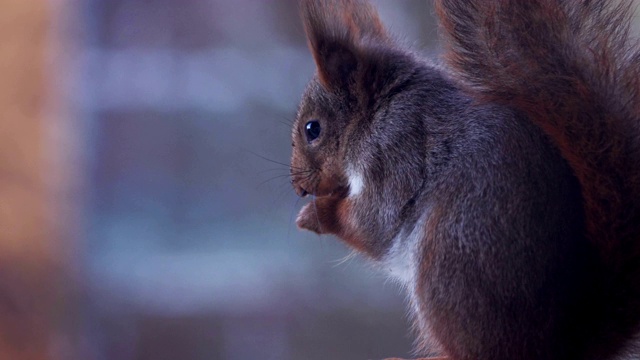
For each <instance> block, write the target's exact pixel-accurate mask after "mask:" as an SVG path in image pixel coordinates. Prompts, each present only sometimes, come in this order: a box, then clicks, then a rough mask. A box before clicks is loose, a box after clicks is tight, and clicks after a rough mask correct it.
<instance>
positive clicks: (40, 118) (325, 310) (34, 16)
mask: <svg viewBox="0 0 640 360" xmlns="http://www.w3.org/2000/svg"><path fill="white" fill-rule="evenodd" d="M0 3H2V11H0V37H2V40H1V41H0V74H1V76H2V77H1V78H2V79H3V82H2V85H0V109H2V110H0V111H1V112H2V116H1V117H0V230H1V231H0V318H1V319H2V321H1V322H0V359H20V360H21V359H100V360H101V359H119V360H130V359H131V360H133V359H136V360H137V359H139V360H143V359H149V360H152V359H153V360H161V359H187V360H191V359H194V360H196V359H221V360H236V359H237V360H241V359H253V358H260V359H282V360H287V359H382V358H385V357H391V356H398V357H409V356H411V349H412V345H411V343H412V334H411V332H410V330H409V327H410V324H409V322H408V319H407V317H406V309H405V304H404V294H403V292H402V289H400V288H399V287H398V286H397V285H395V284H394V283H392V282H390V281H389V280H387V279H386V278H385V276H384V274H381V273H379V272H378V271H377V270H375V269H373V268H372V267H370V266H369V265H367V263H366V261H364V259H362V258H360V257H358V256H355V257H354V256H351V253H350V251H349V250H348V249H347V248H346V247H345V246H344V245H343V244H341V243H339V242H338V241H337V240H336V239H334V238H332V237H327V236H323V237H318V236H316V235H312V234H308V233H301V232H299V231H298V230H297V229H296V227H295V224H294V219H295V215H296V213H297V211H298V210H299V208H300V207H301V206H302V204H303V203H304V202H305V201H306V200H298V198H297V197H296V196H295V194H294V193H293V191H292V189H291V187H290V184H289V181H288V177H287V174H288V172H289V170H288V167H287V164H288V161H289V156H290V143H291V141H290V128H289V126H290V123H291V121H292V120H293V118H294V116H295V111H296V106H297V103H298V101H299V99H300V96H301V93H302V90H303V89H304V87H305V84H306V82H307V81H308V80H309V79H310V78H311V76H312V74H313V71H314V65H313V63H312V59H311V56H310V55H309V53H308V51H307V48H306V43H305V38H304V33H303V30H302V27H301V24H300V21H299V17H298V10H297V3H296V1H293V0H278V1H262V0H235V1H226V0H153V1H152V0H0ZM375 3H376V5H377V6H378V9H379V11H380V14H381V17H382V18H383V20H384V22H385V23H386V24H387V26H388V27H389V28H390V30H391V32H393V33H395V34H398V35H400V36H399V37H400V39H401V40H402V41H404V42H405V43H407V44H409V45H411V46H413V47H414V48H415V49H418V50H419V51H422V52H423V53H431V52H433V51H434V50H433V49H434V46H435V41H436V37H437V36H436V28H435V24H434V21H433V11H432V9H431V7H430V2H429V1H424V0H420V1H408V0H403V1H390V0H387V1H375Z"/></svg>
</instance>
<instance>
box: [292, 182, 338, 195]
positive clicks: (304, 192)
mask: <svg viewBox="0 0 640 360" xmlns="http://www.w3.org/2000/svg"><path fill="white" fill-rule="evenodd" d="M348 190H349V188H348V187H345V186H338V187H336V188H333V189H331V190H328V189H327V190H324V191H323V190H321V189H318V190H316V191H311V190H307V189H305V188H304V187H302V186H300V185H294V191H295V192H296V194H297V195H298V196H300V197H301V198H303V197H307V196H308V195H311V196H313V197H315V198H324V197H346V196H347V194H348Z"/></svg>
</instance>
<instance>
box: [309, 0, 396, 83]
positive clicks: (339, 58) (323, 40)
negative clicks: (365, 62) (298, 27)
mask: <svg viewBox="0 0 640 360" xmlns="http://www.w3.org/2000/svg"><path fill="white" fill-rule="evenodd" d="M301 10H302V18H303V21H304V29H305V32H306V33H307V40H308V44H309V49H310V50H311V53H312V55H313V58H314V60H315V62H316V66H317V68H318V79H319V80H320V83H321V84H322V86H324V87H325V88H327V89H329V90H334V89H335V88H340V87H344V86H347V85H348V83H349V81H350V79H351V75H353V73H354V72H355V71H356V70H357V68H358V64H359V62H361V61H362V59H361V51H360V49H361V48H362V45H363V43H364V42H365V41H370V42H380V43H387V42H388V41H389V36H388V35H387V32H386V30H385V28H384V26H383V25H382V21H380V18H379V17H378V13H377V12H376V10H375V9H374V8H373V6H371V4H369V3H368V2H367V1H360V0H303V1H302V2H301Z"/></svg>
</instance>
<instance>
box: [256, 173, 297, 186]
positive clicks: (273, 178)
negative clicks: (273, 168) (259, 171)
mask: <svg viewBox="0 0 640 360" xmlns="http://www.w3.org/2000/svg"><path fill="white" fill-rule="evenodd" d="M286 177H289V174H285V175H278V176H273V177H270V178H268V179H267V180H265V181H262V182H260V183H259V184H258V185H256V187H257V188H258V187H260V186H262V185H264V184H266V183H268V182H269V181H273V180H276V179H282V178H286Z"/></svg>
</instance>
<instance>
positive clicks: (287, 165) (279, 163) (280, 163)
mask: <svg viewBox="0 0 640 360" xmlns="http://www.w3.org/2000/svg"><path fill="white" fill-rule="evenodd" d="M248 152H249V153H250V154H252V155H254V156H257V157H259V158H260V159H262V160H266V161H268V162H271V163H274V164H278V165H282V166H286V167H287V168H292V169H294V170H304V169H302V168H297V167H295V166H293V165H291V164H285V163H283V162H279V161H276V160H271V159H269V158H266V157H264V156H262V155H260V154H257V153H255V152H253V151H248Z"/></svg>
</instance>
